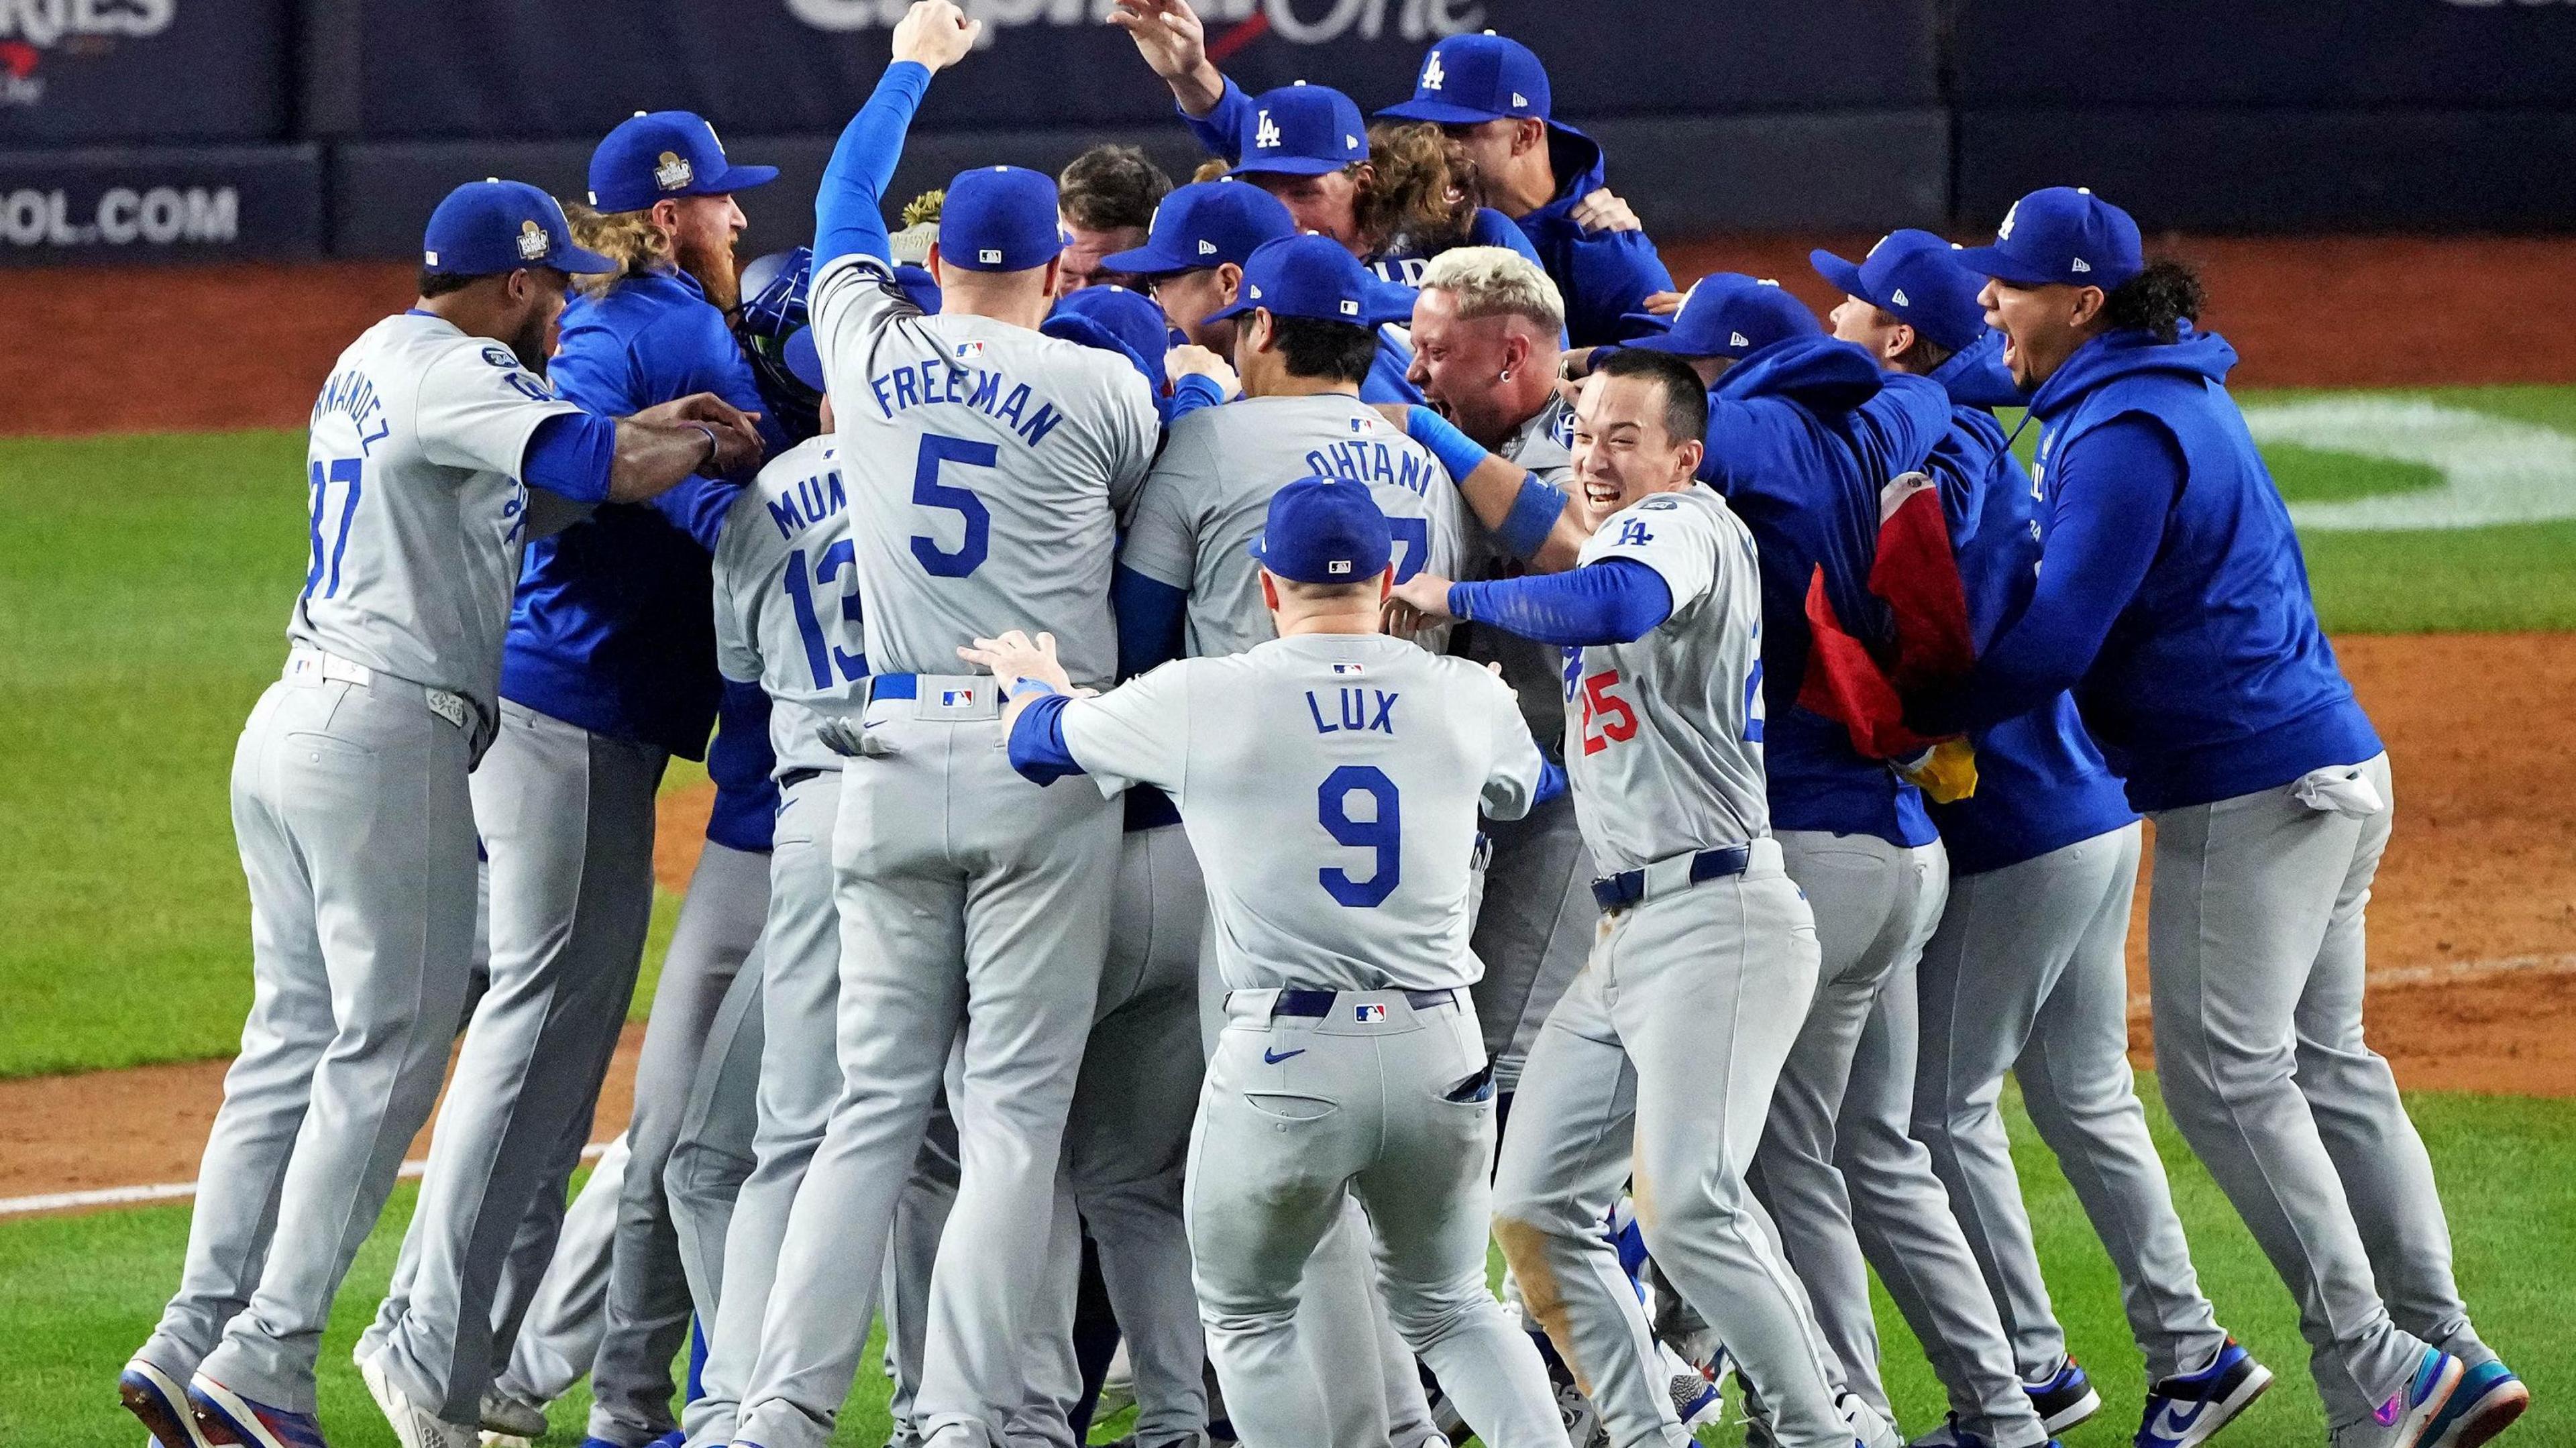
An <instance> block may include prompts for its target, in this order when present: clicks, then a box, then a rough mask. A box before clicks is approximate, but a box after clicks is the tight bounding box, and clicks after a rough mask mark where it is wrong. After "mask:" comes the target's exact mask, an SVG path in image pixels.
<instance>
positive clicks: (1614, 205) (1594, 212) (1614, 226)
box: [1573, 186, 1646, 231]
mask: <svg viewBox="0 0 2576 1448" xmlns="http://www.w3.org/2000/svg"><path fill="white" fill-rule="evenodd" d="M1573 216H1574V224H1575V225H1577V226H1579V227H1582V228H1583V229H1584V230H1586V231H1643V230H1645V229H1646V226H1645V223H1644V222H1641V221H1639V220H1638V219H1637V213H1636V212H1634V211H1632V210H1630V209H1629V207H1628V203H1627V202H1625V201H1622V200H1620V199H1619V195H1618V193H1617V192H1614V191H1612V190H1611V189H1610V188H1609V187H1607V186H1604V187H1602V188H1601V189H1600V190H1598V191H1594V192H1592V193H1591V194H1589V195H1587V196H1585V197H1584V198H1583V199H1582V200H1580V201H1577V202H1576V203H1574V212H1573Z"/></svg>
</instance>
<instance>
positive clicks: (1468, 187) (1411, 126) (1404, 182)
mask: <svg viewBox="0 0 2576 1448" xmlns="http://www.w3.org/2000/svg"><path fill="white" fill-rule="evenodd" d="M1369 167H1370V175H1369V184H1368V185H1366V186H1364V187H1362V188H1361V189H1360V194H1359V199H1358V208H1357V209H1358V212H1359V228H1360V235H1362V236H1364V237H1366V238H1368V242H1369V249H1370V250H1372V251H1376V252H1407V253H1413V254H1417V255H1418V254H1422V253H1428V252H1438V251H1443V250H1446V249H1448V248H1450V247H1453V246H1456V245H1457V244H1458V243H1460V242H1462V241H1465V240H1466V239H1467V234H1468V232H1469V231H1470V230H1471V229H1472V228H1473V227H1474V225H1475V221H1476V207H1477V206H1478V205H1479V204H1480V202H1479V200H1478V197H1479V196H1480V195H1481V193H1482V191H1483V187H1482V186H1481V184H1480V183H1479V182H1478V179H1477V175H1476V163H1475V162H1473V161H1471V160H1469V159H1468V158H1467V152H1466V149H1465V148H1464V147H1462V146H1460V145H1459V144H1458V143H1457V142H1455V141H1452V140H1450V139H1449V138H1448V136H1446V135H1445V134H1443V133H1442V132H1441V130H1440V128H1439V127H1438V126H1435V125H1433V124H1431V123H1430V122H1428V121H1408V122H1401V123H1391V122H1386V121H1381V122H1379V123H1378V124H1376V125H1374V126H1371V127H1370V128H1369Z"/></svg>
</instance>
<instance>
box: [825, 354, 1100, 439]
mask: <svg viewBox="0 0 2576 1448" xmlns="http://www.w3.org/2000/svg"><path fill="white" fill-rule="evenodd" d="M868 391H869V392H871V393H873V394H874V395H875V397H876V400H877V410H878V411H879V412H881V413H883V414H884V415H885V416H886V417H887V418H889V419H891V418H892V417H893V416H894V415H895V414H896V413H898V412H901V411H903V410H905V409H906V408H913V407H921V406H925V405H927V404H930V403H952V404H955V405H957V406H960V407H971V408H974V409H975V410H976V411H978V412H981V413H983V414H985V415H986V416H988V417H991V418H994V419H995V420H997V421H1000V422H1002V423H1004V424H1006V425H1008V426H1009V427H1010V429H1011V431H1013V432H1015V433H1017V434H1018V435H1019V438H1020V441H1022V442H1024V443H1027V444H1028V445H1029V446H1030V447H1036V446H1037V445H1038V444H1039V443H1042V442H1044V441H1046V437H1047V434H1048V433H1051V432H1053V431H1055V427H1056V424H1057V423H1059V422H1061V421H1063V420H1064V416H1063V414H1062V413H1060V412H1058V411H1057V410H1056V407H1055V404H1053V403H1051V402H1048V401H1047V400H1046V399H1045V398H1042V397H1038V396H1036V394H1034V393H1033V392H1031V391H1030V390H1029V385H1028V384H1027V383H1025V382H1019V383H1014V382H1012V381H1011V379H1010V378H1008V377H1005V376H1003V375H1002V374H1001V373H999V372H995V371H992V370H990V369H988V368H983V367H973V366H968V365H967V364H965V363H963V362H952V361H950V360H948V359H946V358H943V357H928V358H924V359H923V360H921V361H919V362H913V363H907V364H905V365H904V366H901V367H897V368H894V369H893V370H891V371H887V372H880V373H878V374H877V375H875V376H874V377H871V378H869V379H868ZM1033 401H1034V402H1035V403H1036V404H1037V410H1036V411H1035V412H1031V411H1029V404H1030V403H1031V402H1033Z"/></svg>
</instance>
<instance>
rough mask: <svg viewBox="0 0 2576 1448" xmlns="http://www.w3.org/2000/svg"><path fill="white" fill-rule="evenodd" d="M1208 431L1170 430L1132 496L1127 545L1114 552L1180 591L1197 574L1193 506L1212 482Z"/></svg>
mask: <svg viewBox="0 0 2576 1448" xmlns="http://www.w3.org/2000/svg"><path fill="white" fill-rule="evenodd" d="M1208 433H1209V429H1207V428H1205V427H1191V426H1188V425H1187V424H1186V423H1185V424H1184V425H1183V426H1182V427H1181V428H1180V429H1179V430H1178V431H1176V432H1174V433H1173V434H1172V440H1171V443H1170V444H1169V445H1168V446H1166V447H1165V448H1164V449H1163V456H1162V460H1161V461H1159V462H1157V463H1155V464H1154V469H1153V472H1152V473H1151V474H1149V475H1148V476H1147V477H1146V479H1145V484H1144V487H1143V489H1142V490H1141V491H1139V492H1138V493H1137V494H1136V507H1135V511H1134V515H1133V516H1132V517H1131V518H1130V519H1129V520H1128V524H1127V544H1126V547H1125V549H1124V550H1123V551H1121V552H1120V554H1119V555H1118V561H1119V562H1121V563H1123V564H1125V565H1127V566H1128V567H1129V568H1132V569H1134V570H1136V571H1137V572H1138V573H1141V574H1143V575H1145V576H1146V577H1147V578H1150V579H1152V580H1154V581H1155V582H1156V583H1161V584H1168V585H1169V586H1171V587H1173V588H1180V589H1186V588H1188V587H1189V586H1190V585H1191V582H1192V581H1193V580H1194V579H1195V578H1196V577H1197V571H1198V556H1199V537H1198V535H1199V527H1198V518H1199V509H1200V508H1201V506H1202V505H1203V504H1204V503H1205V501H1206V499H1208V498H1209V497H1211V496H1213V495H1214V494H1213V489H1214V487H1215V485H1216V458H1215V457H1214V455H1213V454H1212V453H1211V452H1210V451H1209V449H1208V444H1207V439H1208Z"/></svg>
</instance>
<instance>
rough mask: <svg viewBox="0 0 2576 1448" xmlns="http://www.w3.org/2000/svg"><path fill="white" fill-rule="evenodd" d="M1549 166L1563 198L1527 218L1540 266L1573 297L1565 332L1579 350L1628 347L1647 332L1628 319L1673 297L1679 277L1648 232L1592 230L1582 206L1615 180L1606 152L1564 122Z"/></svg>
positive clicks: (1551, 134) (1551, 132)
mask: <svg viewBox="0 0 2576 1448" xmlns="http://www.w3.org/2000/svg"><path fill="white" fill-rule="evenodd" d="M1547 143H1548V159H1549V160H1550V161H1551V162H1552V163H1554V165H1555V167H1556V177H1557V187H1556V197H1555V199H1554V200H1552V201H1550V202H1548V203H1547V204H1546V205H1545V206H1542V207H1540V208H1539V209H1538V210H1536V211H1533V212H1531V213H1530V214H1529V215H1527V216H1524V217H1521V218H1519V220H1520V226H1521V231H1522V233H1523V234H1524V235H1526V236H1528V237H1529V242H1530V245H1531V246H1533V247H1535V248H1537V249H1538V262H1539V265H1540V266H1543V267H1545V268H1547V274H1548V275H1549V276H1551V277H1554V278H1555V279H1556V287H1557V290H1558V291H1560V292H1563V293H1564V294H1565V330H1566V333H1567V335H1568V336H1570V337H1571V338H1572V339H1573V343H1574V345H1575V346H1577V347H1592V346H1598V345H1600V344H1601V343H1604V342H1624V341H1626V340H1628V339H1629V338H1631V337H1635V336H1638V335H1641V333H1642V331H1643V330H1644V328H1643V325H1642V324H1640V323H1637V322H1633V321H1629V320H1627V319H1628V317H1629V316H1630V315H1631V314H1634V313H1640V312H1643V311H1645V309H1646V296H1647V294H1648V293H1650V292H1669V291H1671V290H1673V274H1672V273H1671V272H1669V271H1667V270H1665V269H1664V259H1663V258H1662V257H1660V256H1658V255H1656V254H1655V243H1654V242H1653V240H1652V239H1650V238H1649V237H1648V236H1647V235H1646V233H1644V232H1642V231H1586V230H1584V229H1583V228H1582V227H1580V226H1577V225H1576V224H1575V222H1574V207H1575V204H1576V203H1577V202H1580V201H1581V200H1582V199H1583V198H1584V197H1586V196H1589V195H1591V194H1592V193H1593V192H1595V191H1598V190H1600V189H1601V188H1602V187H1603V186H1604V185H1606V184H1607V183H1608V180H1609V167H1608V165H1607V164H1606V163H1605V162H1604V161H1603V159H1602V156H1601V145H1600V143H1599V142H1597V141H1595V140H1593V139H1592V138H1591V137H1590V136H1587V135H1585V134H1583V133H1582V132H1581V131H1578V130H1576V129H1574V128H1573V127H1572V126H1569V125H1566V124H1564V123H1563V122H1561V121H1550V122H1548V123H1547Z"/></svg>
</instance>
